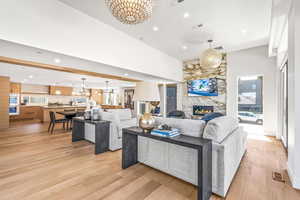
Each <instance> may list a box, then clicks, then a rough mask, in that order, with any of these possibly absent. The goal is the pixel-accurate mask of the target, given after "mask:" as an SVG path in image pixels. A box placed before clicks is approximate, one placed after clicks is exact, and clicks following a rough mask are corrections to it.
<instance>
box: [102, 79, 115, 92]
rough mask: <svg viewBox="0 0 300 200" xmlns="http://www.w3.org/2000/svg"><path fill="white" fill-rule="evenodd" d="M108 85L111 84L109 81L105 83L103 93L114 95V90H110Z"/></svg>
mask: <svg viewBox="0 0 300 200" xmlns="http://www.w3.org/2000/svg"><path fill="white" fill-rule="evenodd" d="M108 84H109V81H105V86H106V87H105V90H104V91H103V93H106V94H112V93H114V90H111V89H109V88H108Z"/></svg>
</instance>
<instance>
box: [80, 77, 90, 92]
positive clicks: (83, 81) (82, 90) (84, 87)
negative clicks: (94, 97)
mask: <svg viewBox="0 0 300 200" xmlns="http://www.w3.org/2000/svg"><path fill="white" fill-rule="evenodd" d="M81 80H82V85H81V89H80V92H79V93H80V95H81V96H90V92H89V90H88V89H87V88H86V85H85V81H86V78H82V79H81Z"/></svg>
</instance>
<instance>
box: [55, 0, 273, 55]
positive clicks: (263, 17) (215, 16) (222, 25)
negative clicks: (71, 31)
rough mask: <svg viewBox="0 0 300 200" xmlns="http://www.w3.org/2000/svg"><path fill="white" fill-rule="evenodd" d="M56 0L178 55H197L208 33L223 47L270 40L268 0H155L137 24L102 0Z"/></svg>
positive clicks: (249, 44)
mask: <svg viewBox="0 0 300 200" xmlns="http://www.w3.org/2000/svg"><path fill="white" fill-rule="evenodd" d="M60 1H61V2H63V3H65V4H67V5H69V6H71V7H73V8H74V9H76V10H79V11H81V12H83V13H85V14H87V15H89V16H91V17H93V18H95V19H97V20H100V21H102V22H104V23H106V24H108V25H111V26H113V27H114V28H116V29H119V30H121V31H123V32H126V33H127V34H129V35H131V36H132V37H134V38H137V39H140V40H142V41H143V42H145V43H146V44H148V45H150V46H152V47H154V48H156V49H159V50H161V51H163V52H165V53H167V54H169V55H171V56H173V57H175V58H178V59H181V60H185V59H190V58H195V57H197V56H199V54H200V53H201V52H202V51H203V50H204V49H205V48H207V47H208V44H207V42H206V41H207V40H208V39H213V40H215V43H214V46H215V47H217V46H223V47H224V51H227V52H228V51H235V50H240V49H245V48H250V47H255V46H260V45H265V44H267V43H268V40H269V32H270V22H271V8H272V0H251V1H249V0H227V1H220V0H209V1H207V0H185V1H183V2H181V3H178V2H177V0H155V1H154V3H155V7H154V12H153V16H152V18H151V19H150V20H148V21H147V22H145V23H143V24H138V25H124V24H121V23H120V22H119V21H117V20H116V19H115V18H114V17H113V16H112V15H111V14H110V12H109V10H108V9H107V7H106V5H105V1H104V0H84V1H82V0H60ZM154 27H156V28H154ZM99 37H101V35H99Z"/></svg>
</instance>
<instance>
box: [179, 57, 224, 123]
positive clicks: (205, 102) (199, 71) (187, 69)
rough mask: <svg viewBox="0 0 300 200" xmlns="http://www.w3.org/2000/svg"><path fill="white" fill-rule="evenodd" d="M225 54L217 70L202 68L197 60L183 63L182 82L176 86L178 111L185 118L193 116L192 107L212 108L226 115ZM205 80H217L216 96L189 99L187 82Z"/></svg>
mask: <svg viewBox="0 0 300 200" xmlns="http://www.w3.org/2000/svg"><path fill="white" fill-rule="evenodd" d="M226 70H227V63H226V54H224V55H223V61H222V64H221V65H220V66H219V67H217V68H204V67H202V66H201V65H200V60H199V59H194V60H188V61H185V62H184V63H183V72H184V73H183V76H184V82H183V83H181V84H178V88H177V91H178V92H177V95H178V99H179V101H178V103H179V105H178V109H181V110H183V111H184V112H185V114H186V116H187V117H189V118H190V117H191V116H192V115H193V105H200V106H214V110H215V112H221V113H223V114H226ZM205 78H217V80H218V93H219V95H218V96H215V97H207V96H199V97H190V96H188V95H187V83H186V82H187V81H188V80H197V79H205Z"/></svg>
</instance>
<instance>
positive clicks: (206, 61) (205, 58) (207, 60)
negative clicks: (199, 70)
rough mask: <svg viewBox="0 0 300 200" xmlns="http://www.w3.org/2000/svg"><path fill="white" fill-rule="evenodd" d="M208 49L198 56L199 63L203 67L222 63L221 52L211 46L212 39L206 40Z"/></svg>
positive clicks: (214, 66)
mask: <svg viewBox="0 0 300 200" xmlns="http://www.w3.org/2000/svg"><path fill="white" fill-rule="evenodd" d="M208 42H209V49H207V50H206V51H204V52H203V53H202V55H201V58H200V63H201V66H202V67H203V68H217V67H219V66H220V65H221V63H222V54H221V53H220V52H219V51H217V50H215V49H213V48H212V47H211V43H212V42H213V40H208Z"/></svg>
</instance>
